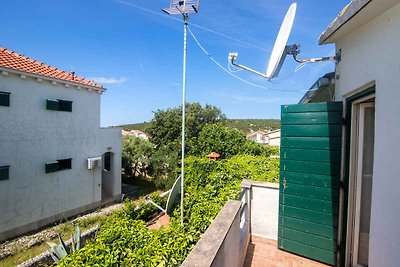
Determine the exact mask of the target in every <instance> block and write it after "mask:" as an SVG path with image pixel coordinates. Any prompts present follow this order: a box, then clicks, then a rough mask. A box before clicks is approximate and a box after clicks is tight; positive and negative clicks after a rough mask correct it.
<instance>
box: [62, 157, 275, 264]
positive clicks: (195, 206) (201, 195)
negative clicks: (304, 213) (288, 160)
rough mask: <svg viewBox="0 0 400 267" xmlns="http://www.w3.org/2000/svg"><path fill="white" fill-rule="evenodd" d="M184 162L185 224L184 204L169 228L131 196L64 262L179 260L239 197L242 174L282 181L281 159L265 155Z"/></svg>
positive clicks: (161, 201)
mask: <svg viewBox="0 0 400 267" xmlns="http://www.w3.org/2000/svg"><path fill="white" fill-rule="evenodd" d="M185 163H186V166H187V172H186V181H185V184H186V194H185V200H184V206H185V213H184V225H183V227H181V226H180V224H179V215H180V213H179V206H177V207H176V208H175V210H174V212H173V214H172V216H171V224H170V226H169V227H168V228H167V229H165V228H161V229H159V230H149V229H147V227H146V223H145V221H146V220H147V219H148V218H150V217H151V216H152V215H153V213H154V212H155V211H156V210H155V208H154V207H153V206H151V205H144V203H140V205H139V206H140V207H139V208H136V206H135V205H134V204H132V203H131V202H126V205H125V208H124V209H122V210H120V211H117V212H116V213H114V214H113V215H112V216H111V217H109V218H107V220H106V221H105V222H104V223H103V224H102V225H101V228H100V232H99V234H98V235H97V237H96V238H95V239H94V240H93V241H90V242H89V243H88V244H86V245H85V247H83V248H81V249H80V250H79V251H77V252H76V253H74V254H72V255H70V256H67V257H65V258H64V259H63V260H62V262H61V264H60V265H61V266H77V267H78V266H180V264H181V263H182V262H183V260H184V259H185V258H186V256H187V255H188V254H189V252H190V251H191V249H192V248H193V247H194V245H195V244H196V243H197V241H198V240H199V239H200V237H201V235H202V233H204V231H205V230H206V229H207V227H208V226H209V225H210V223H211V222H212V220H213V219H214V218H215V216H216V215H217V214H218V212H219V211H220V210H221V208H222V207H223V206H224V205H225V203H226V201H227V200H229V199H236V198H237V197H238V195H239V193H240V183H241V181H242V180H244V179H251V180H258V181H269V182H277V181H278V173H279V161H278V159H273V158H269V157H265V156H251V155H236V156H233V157H231V158H229V159H226V160H221V161H209V160H207V159H204V158H198V157H193V156H191V157H188V158H187V159H186V160H185ZM152 199H153V200H154V201H155V202H158V203H159V204H161V205H165V199H160V198H157V197H156V196H154V195H153V196H152ZM163 201H164V202H163Z"/></svg>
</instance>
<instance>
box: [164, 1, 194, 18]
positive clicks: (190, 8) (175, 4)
mask: <svg viewBox="0 0 400 267" xmlns="http://www.w3.org/2000/svg"><path fill="white" fill-rule="evenodd" d="M198 9H199V0H183V1H182V0H171V1H170V7H169V8H164V9H163V10H162V11H164V12H165V13H167V14H170V15H176V14H189V13H197V11H198Z"/></svg>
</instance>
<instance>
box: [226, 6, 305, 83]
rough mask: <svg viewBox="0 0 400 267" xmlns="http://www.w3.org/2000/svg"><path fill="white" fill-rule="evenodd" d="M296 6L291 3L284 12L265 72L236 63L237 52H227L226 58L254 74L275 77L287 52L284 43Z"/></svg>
mask: <svg viewBox="0 0 400 267" xmlns="http://www.w3.org/2000/svg"><path fill="white" fill-rule="evenodd" d="M296 8H297V4H296V3H293V4H291V5H290V7H289V9H288V11H287V12H286V16H285V18H284V20H283V23H282V26H281V28H280V30H279V33H278V37H277V39H276V41H275V45H274V48H273V50H272V54H271V58H270V60H269V63H268V69H267V72H266V74H263V73H260V72H258V71H255V70H253V69H251V68H249V67H246V66H243V65H240V64H237V63H236V62H235V60H236V59H237V57H238V53H229V56H228V59H229V61H230V62H231V63H232V65H234V66H236V67H239V68H242V69H245V70H247V71H250V72H252V73H254V74H257V75H260V76H262V77H264V78H266V79H268V80H270V79H271V78H274V77H276V76H277V75H278V73H279V70H280V68H281V67H282V64H283V62H284V60H285V57H286V55H287V53H285V51H286V49H285V48H286V43H287V41H288V39H289V35H290V31H291V30H292V26H293V22H294V17H295V16H296Z"/></svg>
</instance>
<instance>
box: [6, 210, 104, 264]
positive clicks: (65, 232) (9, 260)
mask: <svg viewBox="0 0 400 267" xmlns="http://www.w3.org/2000/svg"><path fill="white" fill-rule="evenodd" d="M102 220H103V219H102V218H101V217H100V216H93V217H90V218H85V219H82V220H78V221H77V224H78V225H79V227H80V229H81V232H84V231H86V230H88V229H90V228H92V227H93V226H95V225H98V224H101V222H102ZM56 231H57V232H58V233H59V234H60V235H61V237H62V238H63V240H65V241H66V240H68V239H70V238H71V234H72V232H73V231H74V224H73V223H72V221H68V222H64V223H61V224H59V225H58V226H57V227H56ZM46 242H53V243H57V244H59V243H60V242H59V241H58V237H54V238H51V239H46V240H44V242H41V243H39V244H37V245H34V246H32V247H30V248H28V249H25V250H23V251H20V252H18V253H16V254H14V255H11V256H8V257H6V258H3V259H1V260H0V266H2V267H13V266H16V265H18V264H20V263H23V262H24V261H27V260H29V259H31V258H33V257H36V256H37V255H39V254H41V253H43V252H45V251H47V250H49V246H48V245H47V244H46Z"/></svg>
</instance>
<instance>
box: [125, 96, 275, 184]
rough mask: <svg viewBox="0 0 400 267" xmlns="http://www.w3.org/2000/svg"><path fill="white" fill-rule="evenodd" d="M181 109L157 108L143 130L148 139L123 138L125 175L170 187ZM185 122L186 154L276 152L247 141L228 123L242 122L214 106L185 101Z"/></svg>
mask: <svg viewBox="0 0 400 267" xmlns="http://www.w3.org/2000/svg"><path fill="white" fill-rule="evenodd" d="M181 114H182V113H181V108H180V107H176V108H170V109H166V110H158V111H157V112H155V114H154V118H153V119H152V120H151V124H150V126H149V127H148V128H147V129H146V131H147V133H149V134H150V140H149V141H145V140H143V139H139V138H136V137H132V136H125V137H124V139H123V149H122V165H123V168H124V171H125V174H126V175H128V176H130V177H131V179H132V180H134V179H135V177H136V176H138V175H140V176H143V177H146V178H147V179H149V180H151V181H152V182H153V183H154V184H155V185H156V187H157V188H159V189H167V188H170V187H171V186H172V184H173V182H174V181H175V179H176V178H177V177H178V175H179V172H180V162H179V160H180V151H181V122H182V118H181ZM186 118H187V121H186V126H187V129H186V133H187V134H186V155H193V156H201V157H205V156H206V155H207V154H209V153H211V152H213V151H215V152H217V153H219V154H220V155H221V156H222V158H229V157H232V156H234V155H237V154H248V155H254V156H259V155H260V156H261V155H262V156H270V155H276V154H278V150H277V149H276V148H271V147H265V146H262V145H260V144H257V143H255V142H252V141H249V140H246V136H245V134H244V133H243V132H241V131H239V130H238V129H236V128H232V127H230V126H227V125H228V124H232V123H233V124H235V125H236V126H239V127H242V128H243V127H244V126H245V125H247V124H246V123H258V124H254V125H253V126H260V125H261V124H260V123H259V120H247V121H246V122H245V123H244V124H238V123H235V121H231V122H229V123H228V122H227V119H226V117H225V115H224V114H223V113H222V112H221V110H220V109H219V108H217V107H214V106H211V105H205V106H201V105H200V104H199V103H191V104H190V103H188V105H187V116H186Z"/></svg>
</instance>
